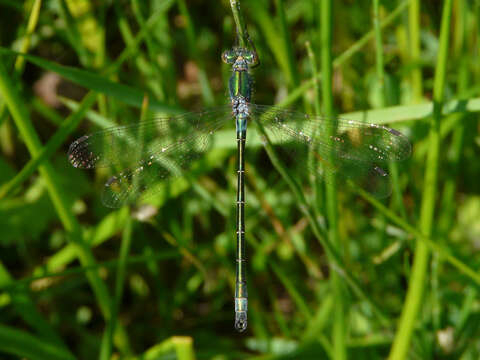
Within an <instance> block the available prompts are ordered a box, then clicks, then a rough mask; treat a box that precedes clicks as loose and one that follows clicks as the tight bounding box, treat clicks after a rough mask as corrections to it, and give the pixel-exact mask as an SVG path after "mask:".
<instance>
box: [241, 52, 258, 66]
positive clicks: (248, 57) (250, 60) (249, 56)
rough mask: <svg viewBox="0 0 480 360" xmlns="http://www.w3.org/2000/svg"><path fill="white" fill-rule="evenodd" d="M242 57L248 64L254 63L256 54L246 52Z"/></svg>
mask: <svg viewBox="0 0 480 360" xmlns="http://www.w3.org/2000/svg"><path fill="white" fill-rule="evenodd" d="M243 57H244V59H245V61H246V62H247V64H249V65H255V64H256V63H257V55H256V54H255V53H253V52H247V53H246V54H244V56H243Z"/></svg>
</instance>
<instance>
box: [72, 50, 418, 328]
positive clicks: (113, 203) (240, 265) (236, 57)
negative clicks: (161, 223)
mask: <svg viewBox="0 0 480 360" xmlns="http://www.w3.org/2000/svg"><path fill="white" fill-rule="evenodd" d="M251 47H252V48H251V49H250V48H243V47H234V48H233V49H231V50H227V51H225V52H224V53H223V54H222V59H223V61H224V62H226V63H227V64H229V65H231V68H232V75H231V77H230V79H229V82H228V89H229V95H230V103H229V104H228V105H224V106H219V107H216V108H212V109H208V110H202V111H198V112H188V113H185V114H182V115H177V116H165V117H159V118H155V119H151V120H146V121H142V122H139V123H136V124H133V125H127V126H119V127H115V128H110V129H106V130H103V131H99V132H96V133H93V134H90V135H85V136H83V137H81V138H79V139H78V140H76V141H74V142H73V143H72V144H71V146H70V149H69V152H68V157H69V160H70V162H71V163H72V165H73V166H75V167H78V168H84V169H92V168H96V167H112V168H114V169H122V170H121V171H119V172H118V173H117V175H114V176H112V177H111V178H110V179H109V180H108V181H107V182H106V183H105V186H104V188H103V193H102V201H103V203H104V204H105V205H106V206H108V207H112V208H117V207H120V206H122V205H124V204H128V203H132V202H133V201H135V200H136V199H138V198H139V197H140V196H142V194H148V195H152V194H153V193H154V191H152V189H153V188H154V186H155V185H156V184H157V183H158V182H160V181H162V180H166V179H171V178H174V177H178V176H181V175H182V174H183V173H184V171H186V170H188V169H189V168H190V166H191V165H192V163H194V162H195V161H196V160H198V159H199V158H200V157H201V156H202V155H203V154H205V153H206V152H207V151H209V149H211V148H212V147H213V146H214V142H215V141H214V136H215V134H216V133H217V131H218V130H220V129H222V128H223V127H224V126H226V124H229V123H231V122H232V121H235V128H236V142H237V200H236V208H237V215H236V238H237V249H236V286H235V328H236V329H237V330H238V331H244V330H245V329H246V328H247V307H248V300H247V299H248V295H247V282H246V253H245V142H246V139H247V126H248V125H256V126H255V127H254V129H257V131H259V132H260V133H261V136H262V137H263V138H264V139H265V141H269V142H270V143H271V144H273V145H274V148H276V149H278V150H279V155H281V156H285V158H288V159H290V160H289V161H292V160H293V162H294V163H305V164H307V159H306V158H307V154H311V155H313V161H309V162H308V165H307V166H306V167H305V168H306V169H307V171H308V172H309V173H312V174H319V175H323V174H325V173H327V172H334V173H335V174H336V178H339V179H344V180H351V181H352V182H354V183H356V184H358V185H359V186H361V187H362V188H364V189H366V190H368V191H369V192H371V193H373V194H374V195H376V196H377V197H385V196H388V195H389V193H390V182H389V176H388V173H387V171H386V170H385V166H386V165H387V164H388V162H389V161H401V160H404V159H406V158H407V157H409V155H410V152H411V145H410V142H409V141H408V139H407V138H406V137H405V136H404V135H402V134H401V133H400V132H398V131H397V130H394V129H391V128H388V127H386V126H383V125H377V124H368V123H362V122H355V121H351V120H342V119H338V118H325V117H319V116H310V115H306V114H304V113H301V112H296V111H291V110H285V109H282V108H279V107H275V106H268V105H258V104H254V103H252V102H251V99H252V84H253V80H252V75H251V73H250V69H252V68H253V67H255V66H256V65H258V63H259V62H258V56H257V53H256V51H255V49H254V48H253V45H251ZM332 124H333V125H334V128H335V129H336V130H335V133H334V134H333V135H330V136H329V137H328V138H327V137H326V136H325V130H326V129H327V128H331V126H332ZM250 128H251V127H250V126H249V129H250ZM267 139H268V140H267ZM232 141H234V139H232Z"/></svg>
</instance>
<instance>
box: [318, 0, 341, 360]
mask: <svg viewBox="0 0 480 360" xmlns="http://www.w3.org/2000/svg"><path fill="white" fill-rule="evenodd" d="M332 15H333V14H332V1H331V0H322V1H321V2H320V38H321V44H320V47H321V54H322V60H321V69H322V78H323V82H322V96H323V107H324V113H325V116H326V117H328V118H332V117H333V115H334V114H333V93H332V67H333V66H332ZM325 130H326V131H325V134H324V136H325V141H326V142H327V143H328V142H329V141H331V140H330V139H331V136H332V135H334V134H335V124H334V123H333V122H330V123H329V125H328V126H327V128H326V129H325ZM329 156H330V159H328V160H329V161H330V162H331V161H333V153H332V154H330V155H329ZM325 182H326V189H325V190H326V192H325V198H326V212H327V214H326V215H327V221H328V237H329V239H330V243H331V244H332V245H333V246H334V247H335V248H336V251H337V253H338V254H341V253H342V251H341V243H340V236H339V232H338V199H337V186H336V177H335V174H334V173H333V172H327V173H326V178H325ZM340 256H342V255H340ZM331 285H332V288H333V296H334V299H335V308H334V321H333V358H334V359H336V360H343V359H346V358H347V347H346V333H347V330H346V326H345V305H344V298H345V296H344V290H343V284H342V281H341V278H340V276H339V275H338V274H337V273H335V272H332V274H331Z"/></svg>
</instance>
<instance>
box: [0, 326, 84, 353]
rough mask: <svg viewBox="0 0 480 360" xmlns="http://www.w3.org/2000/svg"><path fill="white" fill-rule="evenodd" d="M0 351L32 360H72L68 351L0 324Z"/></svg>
mask: <svg viewBox="0 0 480 360" xmlns="http://www.w3.org/2000/svg"><path fill="white" fill-rule="evenodd" d="M0 351H1V352H4V353H7V354H11V355H15V356H18V357H19V358H27V359H32V360H72V359H76V357H75V356H73V355H72V354H71V353H70V352H69V351H67V350H65V349H63V348H60V347H58V346H57V345H54V344H51V343H48V342H46V341H45V340H44V339H39V338H37V337H35V336H32V335H30V334H28V333H26V332H25V331H21V330H17V329H13V328H11V327H8V326H4V325H0Z"/></svg>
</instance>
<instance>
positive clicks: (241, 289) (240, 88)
mask: <svg viewBox="0 0 480 360" xmlns="http://www.w3.org/2000/svg"><path fill="white" fill-rule="evenodd" d="M222 58H223V61H225V62H226V63H227V64H232V71H233V73H232V76H231V77H230V80H229V82H228V90H229V93H230V100H231V102H232V113H233V115H234V116H235V122H236V129H237V149H238V166H237V258H236V268H237V271H236V282H235V328H236V329H237V330H238V331H245V330H246V328H247V310H248V294H247V278H246V261H247V260H246V253H245V141H246V138H247V122H248V118H249V116H250V113H249V102H250V100H251V95H252V77H251V76H250V74H249V73H248V70H249V68H251V67H254V66H256V65H257V64H258V59H257V55H256V53H255V52H252V51H249V50H246V49H242V48H234V49H232V50H228V51H226V52H224V53H223V55H222Z"/></svg>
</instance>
